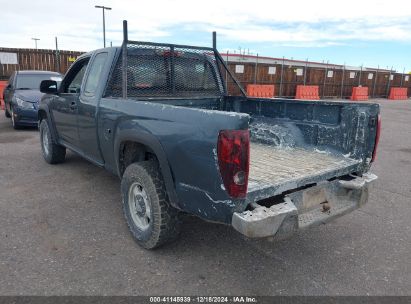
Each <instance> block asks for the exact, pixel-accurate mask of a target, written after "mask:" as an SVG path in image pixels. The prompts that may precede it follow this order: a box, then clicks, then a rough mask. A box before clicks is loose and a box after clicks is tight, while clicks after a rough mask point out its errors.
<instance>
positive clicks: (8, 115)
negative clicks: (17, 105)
mask: <svg viewBox="0 0 411 304" xmlns="http://www.w3.org/2000/svg"><path fill="white" fill-rule="evenodd" d="M4 116H6V117H7V118H10V117H11V115H10V113H9V111H8V110H7V106H6V105H4Z"/></svg>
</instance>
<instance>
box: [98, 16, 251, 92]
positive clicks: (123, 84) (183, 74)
mask: <svg viewBox="0 0 411 304" xmlns="http://www.w3.org/2000/svg"><path fill="white" fill-rule="evenodd" d="M216 36H217V35H216V32H213V46H212V47H198V46H188V45H177V44H166V43H153V42H141V41H132V40H129V39H128V28H127V21H126V20H124V21H123V44H122V47H121V53H120V55H119V58H118V59H117V62H116V64H115V66H114V67H113V70H112V72H111V75H110V78H109V83H108V86H107V88H106V92H105V94H104V96H106V97H118V98H124V99H127V98H156V97H167V98H184V97H189V96H190V97H192V96H198V97H211V96H214V97H215V96H221V95H226V94H227V88H226V85H225V82H224V80H223V75H224V74H226V75H228V76H229V77H231V78H232V80H233V81H234V83H235V84H236V85H237V86H238V87H239V89H240V91H241V92H242V94H243V95H244V96H246V93H245V91H244V89H243V88H242V86H241V85H240V83H239V82H238V81H237V79H236V78H235V77H234V75H233V74H232V73H231V71H230V70H229V69H228V67H227V65H226V63H225V62H224V60H223V59H222V57H221V55H220V54H219V52H218V51H217V43H216ZM225 72H226V73H225Z"/></svg>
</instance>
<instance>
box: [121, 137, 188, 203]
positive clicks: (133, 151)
mask: <svg viewBox="0 0 411 304" xmlns="http://www.w3.org/2000/svg"><path fill="white" fill-rule="evenodd" d="M132 133H134V132H128V131H125V132H124V133H123V134H122V135H120V136H119V137H118V139H117V140H116V143H115V145H114V146H115V148H114V155H115V161H116V162H117V174H118V175H119V177H120V178H121V177H122V176H123V173H124V171H125V169H126V168H127V166H128V165H130V164H131V163H134V162H139V161H147V160H155V161H156V162H157V164H158V166H159V170H160V173H161V176H162V178H163V180H164V184H165V186H166V190H167V194H168V198H169V200H170V203H171V205H172V206H173V207H176V208H178V209H180V208H179V204H178V198H177V193H176V189H175V183H174V175H173V173H172V170H171V167H170V165H169V163H168V160H167V156H166V153H165V151H164V150H163V148H162V146H161V144H160V143H159V142H158V141H156V140H155V139H154V138H152V137H149V136H147V135H140V137H136V135H135V134H132Z"/></svg>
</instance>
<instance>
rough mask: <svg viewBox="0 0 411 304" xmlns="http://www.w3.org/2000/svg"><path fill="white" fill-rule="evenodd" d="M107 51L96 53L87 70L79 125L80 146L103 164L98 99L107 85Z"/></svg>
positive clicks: (81, 96) (79, 104)
mask: <svg viewBox="0 0 411 304" xmlns="http://www.w3.org/2000/svg"><path fill="white" fill-rule="evenodd" d="M107 57H108V53H107V51H104V50H103V51H100V52H98V53H95V54H94V56H93V58H92V61H91V62H90V67H89V69H88V72H87V76H86V80H85V83H84V89H83V90H82V92H81V94H80V100H79V103H78V127H79V138H80V148H81V150H82V152H83V153H84V154H85V156H87V157H88V158H91V159H92V160H94V161H96V162H98V163H100V164H102V163H103V158H102V155H101V152H100V144H99V141H98V129H97V115H98V101H99V99H100V97H101V93H100V92H101V91H102V90H104V87H105V84H106V83H105V79H106V77H104V76H105V75H106V74H107V73H108V72H109V67H107V66H106V65H107Z"/></svg>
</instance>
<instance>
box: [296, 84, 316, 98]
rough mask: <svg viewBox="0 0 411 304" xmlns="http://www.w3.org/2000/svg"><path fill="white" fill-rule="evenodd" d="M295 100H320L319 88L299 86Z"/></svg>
mask: <svg viewBox="0 0 411 304" xmlns="http://www.w3.org/2000/svg"><path fill="white" fill-rule="evenodd" d="M295 99H308V100H319V99H320V94H319V87H318V86H315V85H313V86H308V85H298V86H297V92H296V94H295Z"/></svg>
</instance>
